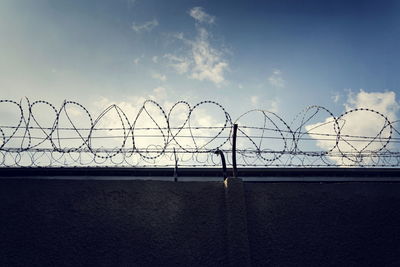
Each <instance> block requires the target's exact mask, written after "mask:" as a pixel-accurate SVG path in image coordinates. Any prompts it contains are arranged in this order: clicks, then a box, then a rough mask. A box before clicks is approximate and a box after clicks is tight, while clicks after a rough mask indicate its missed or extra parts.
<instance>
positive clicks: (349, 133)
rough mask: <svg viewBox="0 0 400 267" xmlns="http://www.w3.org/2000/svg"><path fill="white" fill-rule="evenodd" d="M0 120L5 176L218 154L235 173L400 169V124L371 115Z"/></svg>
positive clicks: (53, 111) (21, 116)
mask: <svg viewBox="0 0 400 267" xmlns="http://www.w3.org/2000/svg"><path fill="white" fill-rule="evenodd" d="M0 115H1V117H0V166H1V167H81V166H103V167H108V166H118V167H177V166H179V167H217V166H218V167H219V166H221V153H222V155H224V156H225V159H226V164H227V165H228V166H232V165H235V166H238V167H346V166H348V167H398V166H399V164H400V151H399V149H398V148H399V145H398V144H399V143H400V134H399V131H398V129H397V127H396V126H397V123H398V121H397V120H393V119H392V120H391V118H389V117H388V116H387V115H385V114H382V113H380V112H379V111H376V110H373V109H368V108H357V109H352V110H347V111H346V112H345V113H343V114H340V115H339V116H335V115H334V114H333V113H332V112H331V111H329V110H328V109H326V108H324V107H321V106H310V107H308V108H306V109H304V110H303V111H301V112H300V113H299V114H297V115H296V116H295V118H294V119H293V120H292V121H291V122H288V121H285V120H284V119H283V118H281V117H280V116H279V115H277V114H276V113H273V112H270V111H266V110H258V109H257V110H250V111H248V112H246V113H244V114H242V115H240V116H239V117H238V118H237V119H234V120H233V119H232V118H231V115H230V114H229V113H228V112H227V111H226V109H225V108H224V107H223V106H222V105H220V104H219V103H217V102H214V101H202V102H200V103H197V104H196V105H194V106H191V105H190V104H189V103H188V102H185V101H179V102H177V103H175V104H173V105H170V106H169V108H168V111H166V108H164V107H162V106H161V105H160V104H159V103H157V102H155V101H153V100H147V101H145V102H144V103H143V105H141V106H139V107H137V108H136V109H134V110H129V111H126V110H124V109H123V108H122V107H119V106H118V105H111V106H109V107H107V108H106V109H104V110H101V111H99V112H98V115H96V116H94V115H93V113H91V112H89V110H88V109H87V108H86V107H85V106H83V105H81V104H79V103H78V102H74V101H64V102H63V103H62V104H61V105H60V107H56V106H54V105H53V104H51V103H49V102H46V101H41V100H40V101H34V102H30V101H29V100H28V99H26V100H21V101H20V102H16V101H13V100H0ZM234 125H237V130H235V131H234ZM234 136H235V138H233V137H234ZM234 143H235V145H234ZM217 151H219V152H218V153H216V152H217Z"/></svg>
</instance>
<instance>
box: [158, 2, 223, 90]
mask: <svg viewBox="0 0 400 267" xmlns="http://www.w3.org/2000/svg"><path fill="white" fill-rule="evenodd" d="M189 14H190V15H191V16H192V17H193V18H194V19H195V20H196V21H198V22H207V23H211V22H212V21H213V20H214V17H213V16H210V15H208V14H207V13H205V12H204V10H203V9H202V8H193V9H191V10H190V12H189ZM196 31H197V35H196V37H195V38H194V39H193V40H191V39H187V38H185V37H184V35H183V34H182V33H179V34H175V35H174V37H175V38H176V39H178V40H181V41H182V42H183V43H184V45H185V46H186V47H187V51H186V53H185V54H184V55H183V56H182V55H180V56H176V55H173V54H166V55H165V56H164V57H166V58H167V59H169V61H170V66H172V67H174V68H175V70H176V71H177V72H178V73H179V74H184V73H187V74H188V77H189V78H191V79H195V80H199V81H205V80H207V81H211V82H213V83H214V84H215V85H217V86H220V85H221V84H222V83H223V82H224V81H225V76H224V74H225V71H226V70H227V69H228V68H229V64H228V62H227V61H226V60H225V59H224V58H223V53H222V51H221V50H219V49H218V48H216V47H214V46H213V45H212V44H211V41H210V40H211V37H210V33H209V32H208V31H207V29H205V28H204V27H200V26H199V25H197V24H196Z"/></svg>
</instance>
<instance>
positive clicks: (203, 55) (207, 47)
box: [190, 28, 228, 85]
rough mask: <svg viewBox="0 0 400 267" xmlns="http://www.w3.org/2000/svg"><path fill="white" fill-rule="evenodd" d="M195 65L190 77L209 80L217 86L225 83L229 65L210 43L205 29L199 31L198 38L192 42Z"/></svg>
mask: <svg viewBox="0 0 400 267" xmlns="http://www.w3.org/2000/svg"><path fill="white" fill-rule="evenodd" d="M192 57H193V60H194V64H193V67H192V72H191V75H190V77H191V78H193V79H196V80H200V81H203V80H209V81H212V82H213V83H215V84H216V85H219V84H221V83H222V82H224V81H225V78H224V71H225V70H226V69H227V68H228V63H227V62H226V61H224V60H223V59H222V58H221V52H220V51H218V50H216V49H215V48H213V47H212V46H211V44H210V42H209V34H208V32H207V31H206V30H205V29H204V28H200V29H198V36H197V38H196V40H195V41H194V42H192Z"/></svg>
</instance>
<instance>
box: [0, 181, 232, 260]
mask: <svg viewBox="0 0 400 267" xmlns="http://www.w3.org/2000/svg"><path fill="white" fill-rule="evenodd" d="M224 205H225V202H224V188H223V186H222V184H221V183H216V182H190V183H173V182H155V181H62V180H0V266H40V267H43V266H223V265H225V263H226V260H227V259H226V253H225V240H226V234H225V227H224V220H225V208H224Z"/></svg>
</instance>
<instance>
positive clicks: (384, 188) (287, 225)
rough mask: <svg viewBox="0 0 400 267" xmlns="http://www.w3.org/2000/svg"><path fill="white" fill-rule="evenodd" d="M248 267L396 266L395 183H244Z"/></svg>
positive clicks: (398, 208) (399, 190)
mask: <svg viewBox="0 0 400 267" xmlns="http://www.w3.org/2000/svg"><path fill="white" fill-rule="evenodd" d="M245 191H246V203H247V214H248V220H247V221H248V233H249V240H250V251H251V258H252V264H253V266H400V183H268V184H261V183H245Z"/></svg>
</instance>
